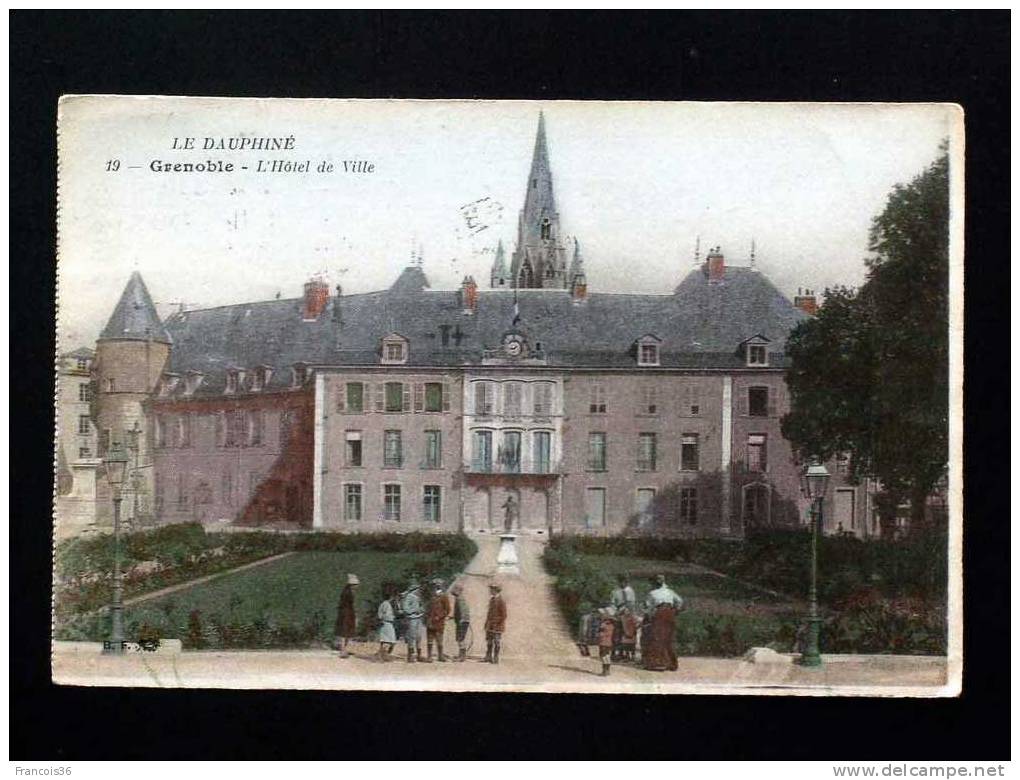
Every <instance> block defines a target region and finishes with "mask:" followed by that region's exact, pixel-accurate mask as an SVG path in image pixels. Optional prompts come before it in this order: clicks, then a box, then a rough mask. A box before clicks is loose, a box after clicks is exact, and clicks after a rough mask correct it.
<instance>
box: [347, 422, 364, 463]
mask: <svg viewBox="0 0 1020 780" xmlns="http://www.w3.org/2000/svg"><path fill="white" fill-rule="evenodd" d="M361 442H362V439H361V431H347V432H346V433H344V448H345V454H346V457H345V463H346V464H347V466H348V467H349V468H358V467H359V466H361V465H362V450H361V448H362V443H361Z"/></svg>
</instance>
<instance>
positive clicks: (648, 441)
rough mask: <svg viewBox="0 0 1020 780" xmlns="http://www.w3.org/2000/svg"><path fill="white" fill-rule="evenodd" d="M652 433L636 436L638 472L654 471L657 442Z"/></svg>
mask: <svg viewBox="0 0 1020 780" xmlns="http://www.w3.org/2000/svg"><path fill="white" fill-rule="evenodd" d="M656 438H657V437H656V435H655V434H654V433H639V434H638V456H637V470H638V471H655V467H656V461H657V455H658V453H657V451H656V450H657V449H658V446H657V441H656Z"/></svg>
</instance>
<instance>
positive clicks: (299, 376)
mask: <svg viewBox="0 0 1020 780" xmlns="http://www.w3.org/2000/svg"><path fill="white" fill-rule="evenodd" d="M291 379H292V381H293V386H294V387H304V386H305V382H307V381H308V364H307V363H295V364H294V365H293V367H292V368H291Z"/></svg>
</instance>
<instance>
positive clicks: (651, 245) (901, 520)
mask: <svg viewBox="0 0 1020 780" xmlns="http://www.w3.org/2000/svg"><path fill="white" fill-rule="evenodd" d="M58 113H59V119H58V127H57V132H58V151H59V175H58V180H59V182H58V183H59V186H58V193H57V199H58V226H57V228H58V247H57V264H58V293H57V295H58V321H57V322H56V324H55V327H56V332H57V340H58V353H57V355H56V356H55V360H56V376H55V381H56V390H57V392H56V409H57V418H58V424H57V431H56V437H55V450H54V464H55V468H54V516H53V522H54V526H53V527H54V560H53V566H54V570H53V583H54V607H53V623H52V628H53V634H52V675H53V679H54V681H55V682H57V683H59V684H63V685H77V686H149V687H181V688H260V689H336V690H388V691H400V690H416V691H465V692H467V691H489V692H492V691H496V692H500V691H505V692H599V693H657V694H699V693H713V694H718V693H730V694H772V695H774V694H796V695H851V696H926V697H927V696H953V695H957V694H958V693H959V691H960V689H961V680H962V673H963V657H962V638H961V626H962V620H963V615H962V600H961V576H962V575H961V556H960V550H961V545H962V538H963V518H962V498H961V497H962V483H961V479H962V444H961V442H962V428H961V404H962V386H963V383H962V343H963V341H962V323H963V319H962V306H963V303H962V302H963V297H962V268H963V244H962V235H963V234H962V226H963V197H962V195H963V165H964V129H963V115H962V111H961V110H960V109H959V107H958V106H953V105H945V104H824V103H819V104H811V103H684V102H679V103H666V102H587V101H541V102H529V101H479V100H462V101H447V100H325V99H321V100H320V99H313V100H291V99H278V98H276V99H254V98H245V99H241V98H213V97H155V96H154V97H145V96H115V95H94V96H93V95H69V96H65V97H64V98H63V99H62V100H61V101H60V106H59V112H58Z"/></svg>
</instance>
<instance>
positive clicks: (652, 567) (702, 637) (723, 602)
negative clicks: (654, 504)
mask: <svg viewBox="0 0 1020 780" xmlns="http://www.w3.org/2000/svg"><path fill="white" fill-rule="evenodd" d="M580 558H581V560H582V561H583V562H584V563H585V564H587V565H589V566H592V567H593V568H595V569H597V570H598V571H600V572H602V573H603V574H604V575H606V576H607V577H608V578H610V580H612V581H613V582H615V581H616V576H617V574H619V573H621V572H627V573H628V574H630V578H631V586H632V587H633V588H634V591H635V592H636V594H637V598H638V604H639V605H640V604H643V603H644V599H645V596H646V595H647V594H648V591H649V590H650V589H651V582H650V579H651V577H652V576H654V575H656V574H662V575H664V576H665V577H666V582H667V584H668V585H669V586H670V587H671V588H673V590H675V591H676V592H677V593H679V594H680V596H681V597H682V598H683V599H684V606H685V609H684V611H683V612H681V613H680V614H679V615H678V616H677V650H678V652H679V653H680V654H681V655H723V656H734V655H740V654H741V653H743V652H745V651H746V650H748V649H749V648H751V647H756V646H759V647H763V646H771V647H773V648H774V649H776V650H779V651H781V652H790V651H792V650H793V642H794V633H795V631H796V627H797V625H798V622H799V621H800V619H801V618H802V615H803V607H802V606H801V605H797V604H793V603H790V602H787V601H783V600H782V599H780V598H777V597H776V596H773V595H772V594H770V593H768V592H766V591H763V590H759V589H756V588H752V587H748V586H745V585H742V584H741V583H739V582H736V581H735V580H732V579H730V578H728V577H717V576H715V575H712V574H704V573H701V572H695V571H692V570H691V568H690V567H687V566H685V565H684V564H682V563H675V562H669V561H661V560H654V559H651V558H635V557H628V556H620V555H587V554H582V555H581V556H580ZM605 598H606V599H608V598H609V593H606V594H605Z"/></svg>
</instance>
